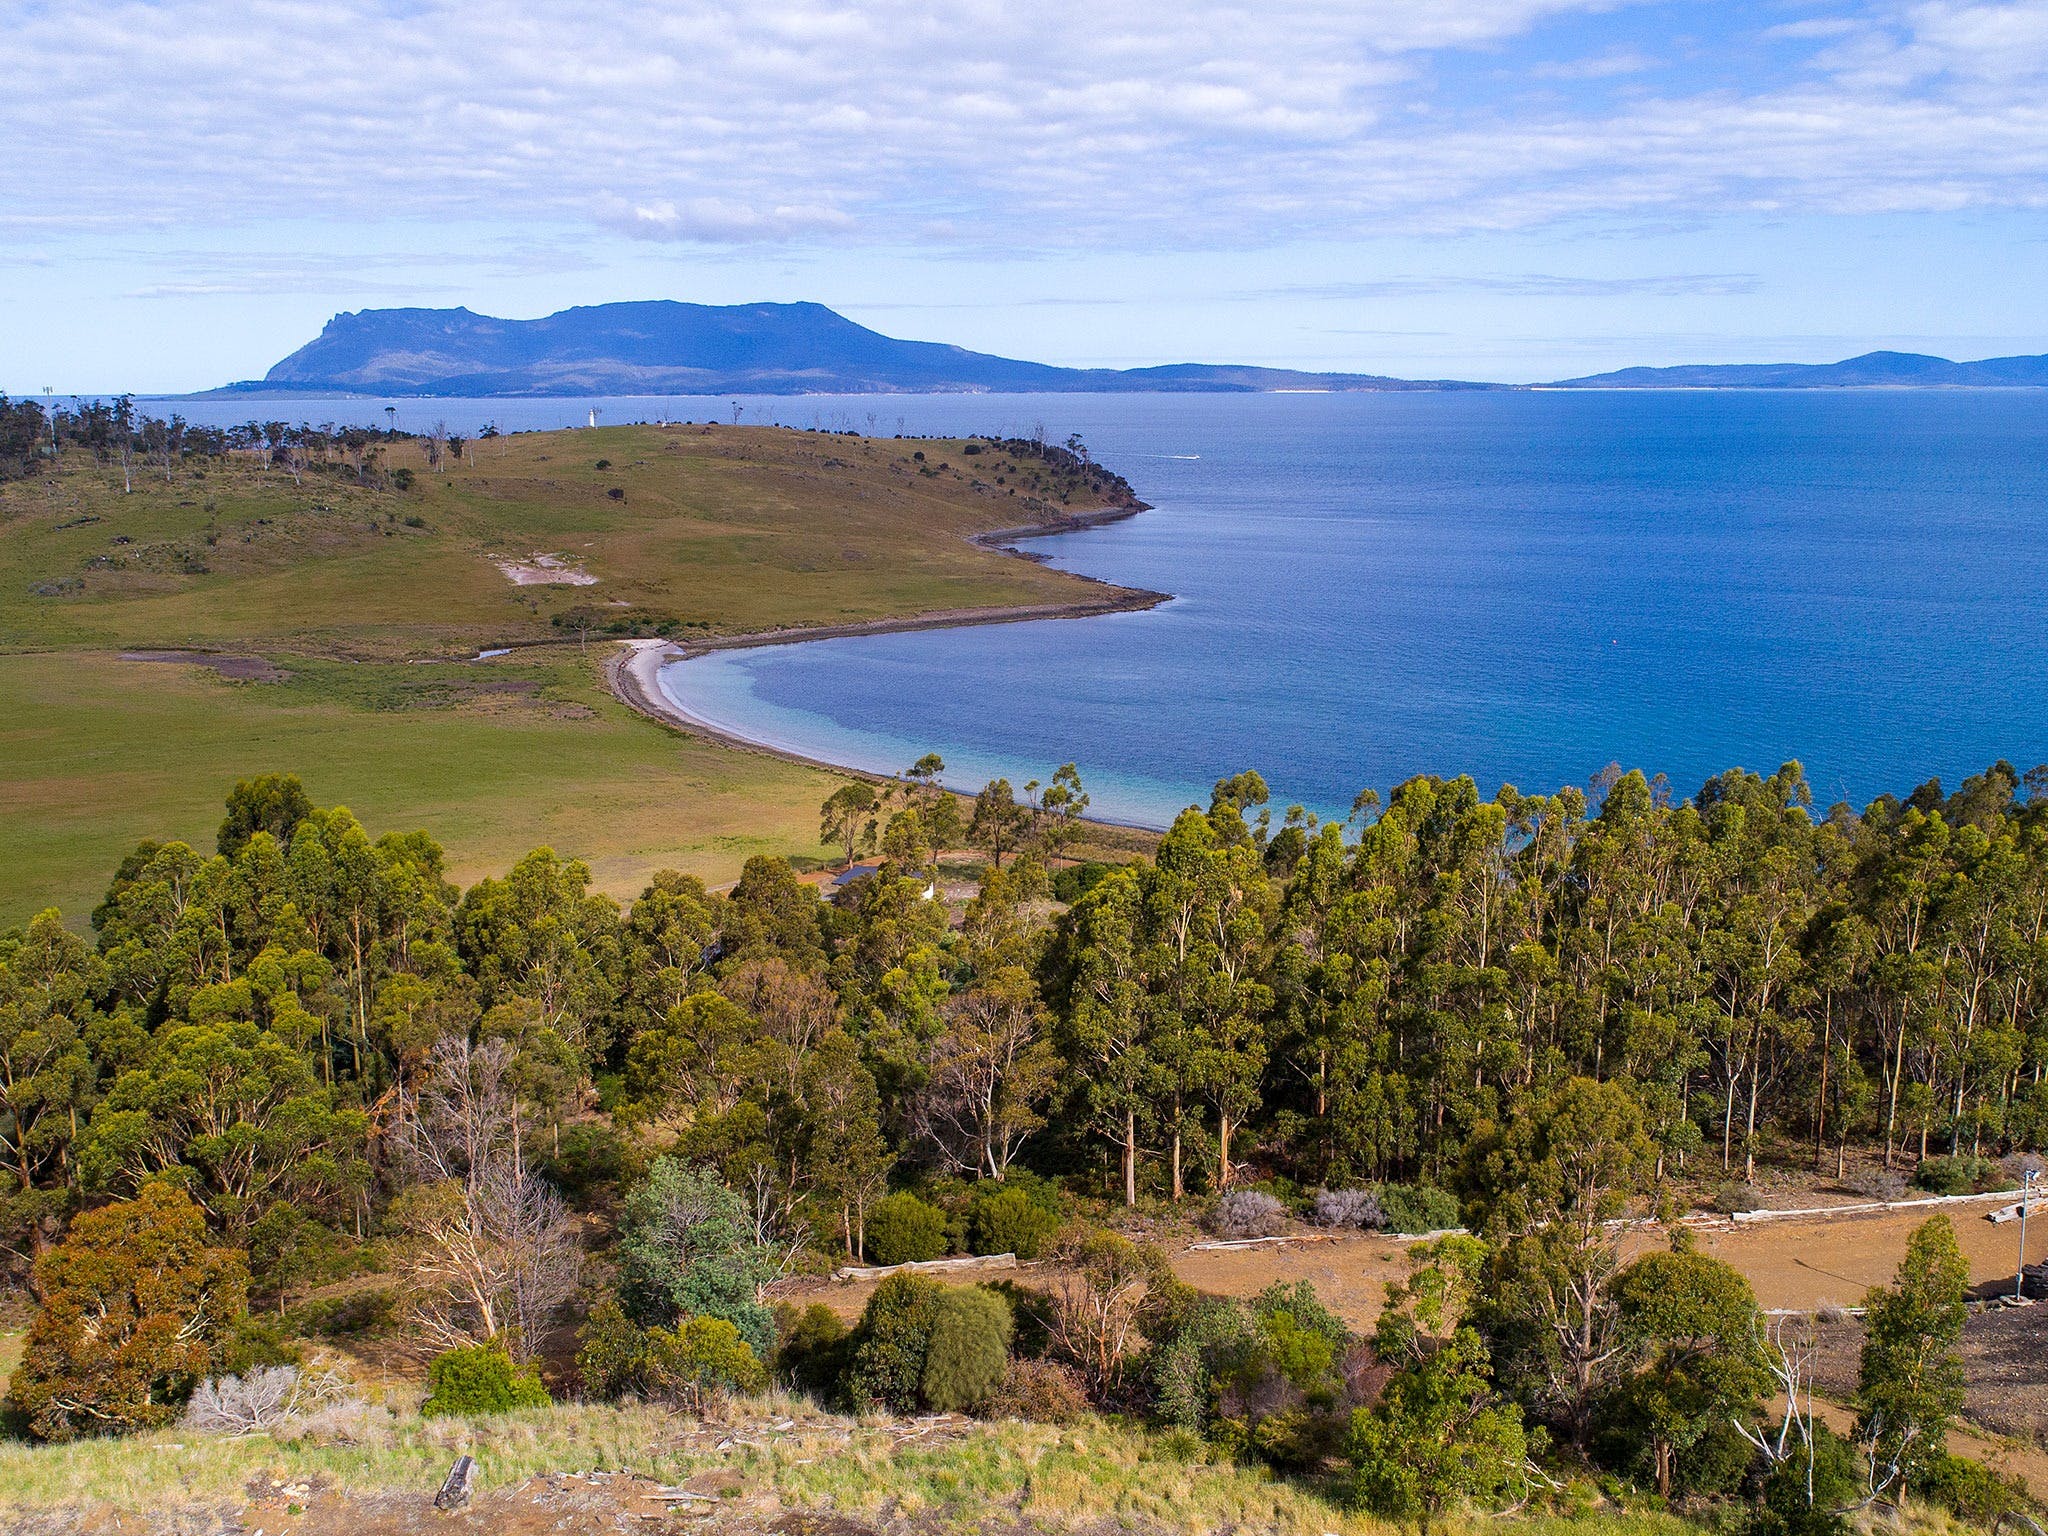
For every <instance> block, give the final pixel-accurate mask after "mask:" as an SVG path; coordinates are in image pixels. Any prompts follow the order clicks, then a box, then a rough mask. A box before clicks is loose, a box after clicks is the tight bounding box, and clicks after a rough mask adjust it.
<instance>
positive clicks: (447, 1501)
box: [434, 1454, 476, 1509]
mask: <svg viewBox="0 0 2048 1536" xmlns="http://www.w3.org/2000/svg"><path fill="white" fill-rule="evenodd" d="M475 1482H476V1458H475V1457H474V1456H471V1455H468V1454H464V1455H461V1456H458V1457H456V1458H455V1465H454V1466H452V1467H450V1468H449V1469H448V1476H447V1479H446V1480H445V1481H444V1482H443V1483H442V1484H441V1491H440V1492H439V1493H437V1494H435V1495H434V1508H436V1509H460V1508H461V1507H462V1506H463V1505H465V1504H467V1503H468V1502H469V1491H470V1488H471V1486H472V1485H473V1484H474V1483H475Z"/></svg>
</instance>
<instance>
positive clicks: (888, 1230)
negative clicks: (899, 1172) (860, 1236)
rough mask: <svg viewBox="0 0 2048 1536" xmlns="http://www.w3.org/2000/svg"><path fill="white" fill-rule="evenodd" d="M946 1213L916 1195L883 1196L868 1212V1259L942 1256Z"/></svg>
mask: <svg viewBox="0 0 2048 1536" xmlns="http://www.w3.org/2000/svg"><path fill="white" fill-rule="evenodd" d="M946 1246H947V1242H946V1213H945V1212H944V1211H942V1210H940V1209H939V1208H938V1207H937V1206H935V1205H930V1204H927V1203H926V1202H925V1201H923V1200H920V1199H918V1198H917V1196H915V1195H908V1194H899V1195H885V1196H883V1197H882V1198H881V1199H880V1200H877V1201H876V1202H875V1206H874V1209H873V1210H871V1211H869V1212H868V1220H867V1238H866V1241H865V1243H864V1244H863V1248H864V1251H865V1252H866V1253H867V1256H868V1259H869V1260H870V1261H871V1262H872V1263H876V1264H921V1263H924V1262H926V1261H927V1260H930V1259H938V1258H943V1257H945V1254H946Z"/></svg>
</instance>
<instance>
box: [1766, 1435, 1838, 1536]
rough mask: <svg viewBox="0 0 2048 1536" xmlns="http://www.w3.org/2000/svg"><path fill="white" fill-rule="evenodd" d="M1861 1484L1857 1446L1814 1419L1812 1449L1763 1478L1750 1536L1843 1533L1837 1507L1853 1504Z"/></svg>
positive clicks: (1780, 1463) (1781, 1464) (1833, 1534)
mask: <svg viewBox="0 0 2048 1536" xmlns="http://www.w3.org/2000/svg"><path fill="white" fill-rule="evenodd" d="M1809 1457H1810V1458H1811V1464H1810V1465H1809ZM1862 1484H1863V1469H1862V1467H1861V1466H1860V1464H1859V1458H1858V1457H1857V1454H1856V1451H1855V1448H1854V1447H1853V1446H1851V1445H1850V1444H1849V1443H1848V1442H1847V1441H1846V1440H1844V1439H1843V1438H1842V1437H1841V1436H1840V1435H1838V1434H1836V1433H1835V1432H1834V1431H1833V1430H1831V1429H1829V1428H1828V1427H1827V1425H1825V1424H1818V1423H1817V1424H1815V1425H1814V1426H1813V1445H1812V1448H1811V1449H1810V1450H1809V1451H1807V1452H1806V1453H1805V1454H1800V1453H1798V1452H1795V1453H1794V1454H1793V1455H1791V1456H1790V1457H1788V1458H1787V1459H1786V1460H1784V1461H1781V1462H1779V1463H1778V1465H1777V1466H1776V1467H1774V1468H1772V1469H1771V1472H1770V1475H1769V1476H1767V1477H1766V1478H1765V1479H1764V1486H1763V1496H1762V1497H1761V1498H1760V1499H1758V1500H1757V1502H1756V1506H1755V1511H1754V1513H1753V1514H1752V1516H1751V1519H1750V1527H1749V1529H1750V1531H1751V1533H1752V1536H1841V1533H1842V1532H1844V1531H1846V1530H1848V1528H1849V1525H1848V1522H1847V1521H1846V1520H1844V1519H1843V1518H1842V1516H1840V1515H1838V1514H1836V1513H1835V1511H1836V1510H1837V1509H1842V1508H1846V1507H1848V1506H1849V1505H1852V1504H1854V1503H1855V1501H1856V1496H1857V1494H1858V1493H1859V1492H1860V1491H1861V1488H1862Z"/></svg>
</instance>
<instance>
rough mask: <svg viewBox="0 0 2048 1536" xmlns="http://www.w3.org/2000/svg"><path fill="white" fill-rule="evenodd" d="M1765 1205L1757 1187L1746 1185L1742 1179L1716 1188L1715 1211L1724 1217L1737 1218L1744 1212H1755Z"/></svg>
mask: <svg viewBox="0 0 2048 1536" xmlns="http://www.w3.org/2000/svg"><path fill="white" fill-rule="evenodd" d="M1761 1204H1763V1196H1762V1195H1761V1194H1759V1193H1758V1191H1757V1189H1756V1186H1755V1185H1753V1184H1745V1183H1743V1182H1742V1181H1741V1180H1740V1179H1730V1180H1727V1181H1726V1182H1724V1183H1721V1184H1717V1185H1715V1186H1714V1209H1715V1210H1717V1211H1719V1212H1720V1213H1721V1214H1722V1215H1723V1216H1736V1215H1739V1214H1741V1213H1742V1212H1743V1211H1753V1210H1755V1209H1756V1208H1757V1207H1758V1206H1760V1205H1761Z"/></svg>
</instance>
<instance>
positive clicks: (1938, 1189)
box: [1913, 1153, 2010, 1195]
mask: <svg viewBox="0 0 2048 1536" xmlns="http://www.w3.org/2000/svg"><path fill="white" fill-rule="evenodd" d="M1913 1182H1914V1183H1915V1184H1918V1185H1919V1186H1920V1187H1921V1188H1922V1189H1924V1190H1926V1191H1927V1192H1928V1193H1929V1194H1933V1195H1973V1194H1975V1193H1976V1192H1977V1191H1978V1190H1980V1189H2002V1188H2005V1187H2007V1186H2008V1184H2009V1183H2010V1181H2009V1180H2007V1179H2005V1178H2004V1177H2003V1176H2002V1175H2001V1174H2000V1172H1999V1168H1998V1165H1997V1164H1996V1163H1994V1162H1992V1161H1991V1159H1989V1158H1987V1157H1971V1156H1969V1155H1968V1154H1967V1153H1966V1154H1964V1155H1963V1156H1961V1157H1927V1158H1922V1159H1921V1160H1920V1166H1919V1167H1918V1168H1916V1169H1914V1170H1913Z"/></svg>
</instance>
